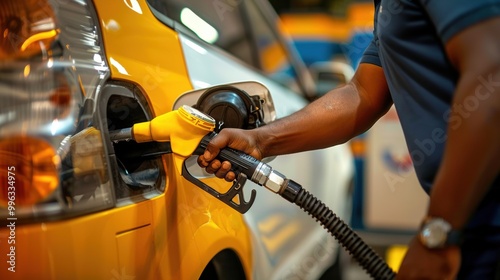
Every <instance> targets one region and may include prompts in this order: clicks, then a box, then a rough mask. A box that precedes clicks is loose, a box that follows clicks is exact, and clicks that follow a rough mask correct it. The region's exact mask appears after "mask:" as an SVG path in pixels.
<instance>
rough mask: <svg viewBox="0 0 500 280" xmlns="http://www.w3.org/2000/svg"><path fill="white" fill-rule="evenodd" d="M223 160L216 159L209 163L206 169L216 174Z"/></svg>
mask: <svg viewBox="0 0 500 280" xmlns="http://www.w3.org/2000/svg"><path fill="white" fill-rule="evenodd" d="M221 165H222V164H221V162H220V161H219V160H214V161H212V162H210V163H209V164H208V166H207V167H206V168H205V170H206V171H207V172H208V173H210V174H215V173H216V172H217V171H218V170H219V168H220V167H221Z"/></svg>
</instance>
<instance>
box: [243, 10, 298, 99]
mask: <svg viewBox="0 0 500 280" xmlns="http://www.w3.org/2000/svg"><path fill="white" fill-rule="evenodd" d="M244 3H245V6H246V11H247V13H248V17H247V18H248V19H249V21H250V24H249V25H250V26H251V28H252V32H253V36H254V38H255V43H256V47H257V49H258V51H257V53H258V54H259V56H258V58H259V65H260V67H259V68H260V69H261V70H262V71H264V73H266V74H267V75H268V76H269V77H271V78H272V79H274V80H275V81H277V82H279V83H281V84H283V85H285V86H287V87H290V88H292V89H295V90H297V91H298V83H297V80H296V79H297V73H296V72H295V69H294V68H293V66H292V63H291V61H290V59H289V57H288V55H287V51H286V50H285V47H284V46H283V43H282V41H281V40H280V39H279V38H278V35H277V32H278V31H277V30H276V28H273V27H272V26H271V24H273V23H270V22H269V21H268V20H266V18H265V17H264V15H263V14H262V12H261V10H260V8H259V7H258V6H257V5H256V4H255V2H254V1H245V2H244Z"/></svg>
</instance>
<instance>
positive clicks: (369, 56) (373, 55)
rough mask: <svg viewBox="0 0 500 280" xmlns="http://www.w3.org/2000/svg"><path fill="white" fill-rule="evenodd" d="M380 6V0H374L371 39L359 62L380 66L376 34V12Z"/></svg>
mask: <svg viewBox="0 0 500 280" xmlns="http://www.w3.org/2000/svg"><path fill="white" fill-rule="evenodd" d="M379 7H380V0H378V1H375V17H374V18H375V22H374V24H373V26H374V30H373V39H372V41H371V42H370V44H369V45H368V47H367V48H366V49H365V52H364V53H363V56H362V57H361V60H360V63H369V64H375V65H377V66H382V64H381V63H380V58H379V55H378V36H377V16H376V15H377V13H378V10H379Z"/></svg>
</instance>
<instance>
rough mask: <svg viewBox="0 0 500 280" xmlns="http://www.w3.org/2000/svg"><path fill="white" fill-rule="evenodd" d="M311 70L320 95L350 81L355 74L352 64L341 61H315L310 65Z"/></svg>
mask: <svg viewBox="0 0 500 280" xmlns="http://www.w3.org/2000/svg"><path fill="white" fill-rule="evenodd" d="M309 71H310V73H311V75H312V77H313V79H314V82H315V83H316V92H317V96H318V97H319V96H322V95H324V94H325V93H327V92H328V91H330V90H332V89H333V88H336V87H338V86H340V85H343V84H346V83H348V82H349V81H350V80H351V79H352V77H353V76H354V69H353V68H352V66H351V65H349V64H347V63H345V62H341V61H326V62H315V63H313V64H311V65H310V66H309Z"/></svg>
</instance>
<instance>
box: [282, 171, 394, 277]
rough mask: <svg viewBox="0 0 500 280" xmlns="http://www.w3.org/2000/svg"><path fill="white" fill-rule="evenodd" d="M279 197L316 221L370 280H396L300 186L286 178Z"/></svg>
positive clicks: (341, 223)
mask: <svg viewBox="0 0 500 280" xmlns="http://www.w3.org/2000/svg"><path fill="white" fill-rule="evenodd" d="M280 195H281V196H282V197H284V198H285V199H287V200H288V201H290V202H292V203H295V204H296V205H298V206H299V207H300V208H302V210H304V212H306V213H308V214H309V215H311V216H312V217H314V218H315V219H316V220H317V221H319V222H320V224H321V225H322V226H323V227H324V228H325V229H326V230H327V231H328V232H329V233H330V234H331V235H332V236H333V237H335V238H336V239H337V240H338V242H339V243H340V245H342V246H343V247H344V248H345V250H346V251H347V252H348V253H349V254H350V255H351V256H352V257H353V258H354V259H355V260H356V261H357V262H358V263H359V265H360V266H361V267H362V268H363V269H364V270H366V272H367V273H368V274H369V275H370V276H371V277H372V278H373V279H380V280H392V279H395V278H396V273H395V272H394V271H393V270H392V269H391V268H390V267H389V266H388V265H387V263H386V262H385V261H384V260H383V259H382V258H381V257H380V256H379V255H378V254H377V253H376V252H375V251H373V249H372V248H371V247H370V246H368V245H367V244H366V243H365V242H364V241H363V240H362V239H361V238H360V237H359V236H358V235H357V234H356V232H354V231H353V230H352V229H351V228H350V227H349V226H348V225H347V224H346V223H345V222H344V221H342V220H341V219H340V218H339V217H338V216H337V215H335V213H333V211H332V210H330V209H329V208H328V207H327V206H326V205H325V204H324V203H323V202H321V201H320V200H319V199H317V198H316V197H314V195H312V194H311V193H309V192H308V191H307V190H305V189H303V188H302V186H301V185H300V184H298V183H296V182H294V181H293V180H289V179H288V181H287V186H286V188H285V189H284V190H283V192H282V193H280Z"/></svg>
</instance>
